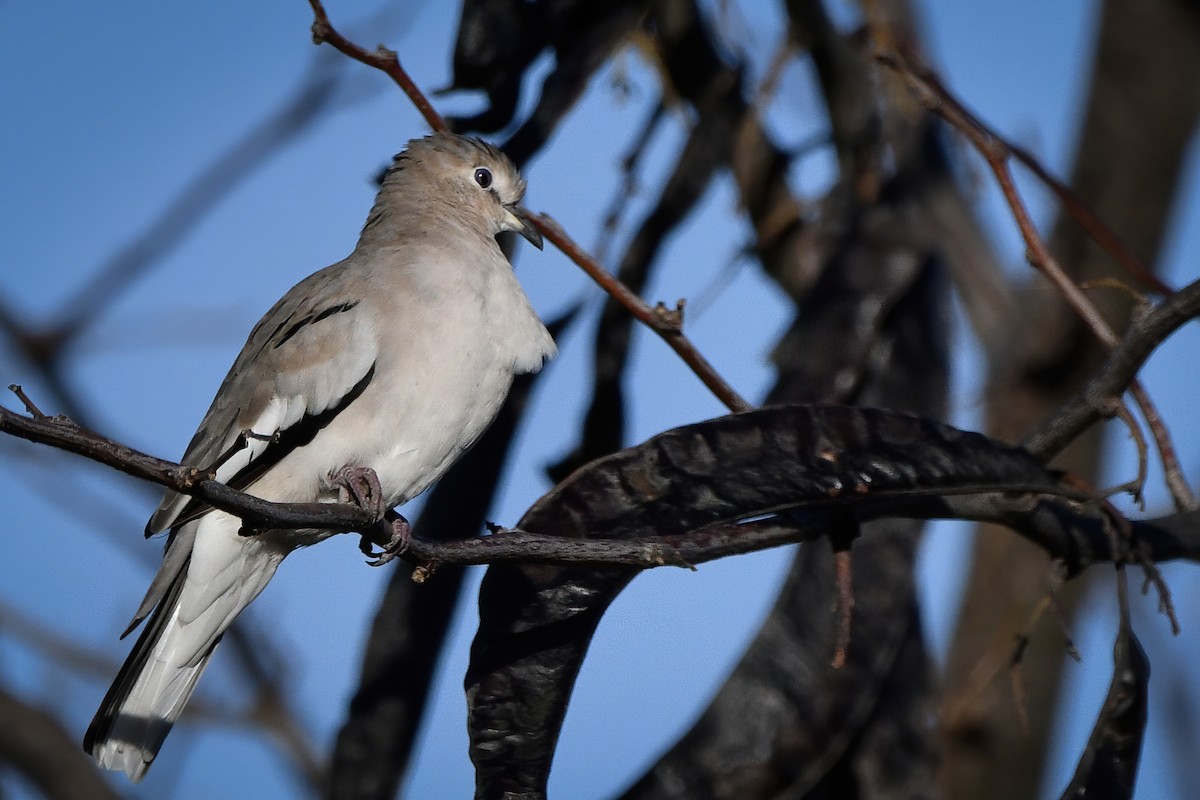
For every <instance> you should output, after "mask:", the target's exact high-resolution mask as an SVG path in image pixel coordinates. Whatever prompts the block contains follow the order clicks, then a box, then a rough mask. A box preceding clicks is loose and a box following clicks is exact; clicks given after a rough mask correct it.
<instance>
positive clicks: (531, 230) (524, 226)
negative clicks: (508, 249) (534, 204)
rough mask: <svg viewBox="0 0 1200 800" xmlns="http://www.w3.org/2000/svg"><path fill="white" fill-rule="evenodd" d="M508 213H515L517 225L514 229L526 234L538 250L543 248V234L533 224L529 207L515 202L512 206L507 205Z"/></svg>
mask: <svg viewBox="0 0 1200 800" xmlns="http://www.w3.org/2000/svg"><path fill="white" fill-rule="evenodd" d="M505 208H506V209H508V213H510V214H512V215H513V222H514V223H515V226H514V227H513V230H515V231H516V232H517V233H519V234H521V235H522V236H524V237H525V238H526V239H527V240H528V241H529V243H530V244H531V245H533V246H534V247H536V248H537V249H538V250H541V249H542V234H541V232H540V231H539V230H538V229H537V228H536V227H534V225H533V215H532V214H530V213H529V209H527V208H525V206H519V205H517V204H516V203H514V204H513V205H511V206H505Z"/></svg>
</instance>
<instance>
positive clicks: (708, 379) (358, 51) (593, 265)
mask: <svg viewBox="0 0 1200 800" xmlns="http://www.w3.org/2000/svg"><path fill="white" fill-rule="evenodd" d="M309 3H310V5H311V6H312V8H313V15H314V22H313V40H314V42H316V43H317V44H321V43H322V42H327V43H329V44H331V45H333V46H334V47H336V48H337V49H338V50H339V51H340V52H342V53H344V54H346V55H347V56H349V57H350V58H353V59H354V60H356V61H359V62H361V63H363V64H366V65H367V66H370V67H374V68H375V69H378V70H381V71H383V72H385V73H386V74H388V75H390V76H391V77H392V79H393V80H395V81H396V83H397V84H398V85H399V86H400V88H401V89H403V90H404V93H405V94H406V95H408V97H409V99H411V100H412V101H413V104H414V105H416V107H417V109H418V110H419V111H420V112H421V113H422V114H423V115H424V116H425V119H426V120H427V121H428V122H429V124H430V127H432V128H433V129H434V130H438V131H442V130H446V124H445V122H444V121H443V120H442V118H441V116H440V115H438V114H437V112H436V111H434V110H433V107H432V106H431V105H430V104H429V101H428V100H427V99H426V98H425V95H424V93H422V92H421V90H420V89H419V88H418V87H417V86H416V84H414V83H413V82H412V79H411V78H409V77H408V74H407V73H406V72H405V71H404V69H403V68H402V67H401V66H400V61H399V59H398V58H397V57H396V54H395V53H394V52H392V51H390V50H386V49H385V48H380V49H379V51H378V52H377V53H374V54H372V53H370V52H368V51H366V50H364V49H363V48H361V47H359V46H358V45H356V44H354V43H353V42H350V41H349V40H348V39H346V38H345V37H344V36H342V35H341V34H340V33H338V32H337V31H336V30H335V29H334V28H333V25H332V24H331V23H330V22H329V17H328V15H327V14H326V13H325V9H324V7H323V6H322V5H321V2H320V0H309ZM533 222H534V225H535V226H536V227H537V228H538V230H540V231H541V233H542V235H543V236H545V237H546V238H547V239H549V240H550V241H551V242H553V243H554V244H555V246H556V247H558V248H559V249H560V250H562V252H563V253H564V254H565V255H566V256H567V257H568V258H570V259H571V260H572V261H574V262H575V263H576V264H577V265H579V266H580V267H581V268H582V269H583V270H584V272H586V273H587V274H588V275H589V276H590V277H591V278H592V279H593V280H595V281H596V282H597V283H598V284H599V285H600V287H601V288H602V289H604V291H606V292H608V294H609V295H611V296H612V297H613V298H614V299H615V300H617V302H619V303H621V304H622V305H623V306H625V308H627V309H628V310H629V312H630V313H631V314H633V316H634V317H635V318H636V319H638V320H639V321H641V322H643V323H644V324H646V325H647V326H648V327H650V329H651V330H653V331H654V332H655V333H657V334H658V335H659V336H660V337H662V339H663V340H664V341H665V342H666V343H667V344H668V345H669V346H670V347H671V349H672V350H674V351H675V352H676V353H678V354H679V355H680V357H681V358H683V360H684V362H685V363H687V364H688V366H689V367H691V368H692V370H693V371H694V372H696V374H697V376H698V377H699V378H700V379H701V380H702V381H703V382H704V385H705V386H707V387H709V389H710V390H711V391H712V392H713V393H714V394H715V395H716V396H717V397H718V398H719V399H720V400H721V402H723V403H725V404H726V405H727V406H728V407H729V408H730V409H731V410H735V411H737V410H744V409H746V408H749V407H750V406H749V404H748V403H746V401H745V400H744V399H742V397H741V396H740V395H738V393H737V392H736V391H734V389H733V388H732V387H731V386H730V385H729V384H728V383H727V382H726V381H725V380H724V379H723V378H721V376H720V375H719V374H718V373H717V372H716V370H715V369H713V367H712V365H711V364H710V363H709V362H708V361H707V359H705V358H704V356H703V355H701V354H700V352H699V351H698V350H697V349H696V348H695V346H694V345H693V344H692V343H691V342H690V341H689V340H688V338H687V337H686V336H684V335H683V309H682V307H679V308H676V309H674V310H671V309H667V308H665V307H663V306H661V305H660V306H658V307H657V308H651V307H650V306H648V305H647V304H646V303H645V302H643V301H642V299H641V298H640V297H638V296H637V294H636V293H634V292H631V291H630V290H629V289H628V288H627V287H625V286H623V285H622V284H621V282H620V281H618V280H617V279H616V278H615V277H613V276H612V275H610V274H609V273H608V272H607V271H605V270H604V268H603V267H601V266H600V265H599V264H598V263H597V262H596V261H595V259H593V258H591V257H590V256H589V255H588V254H587V253H586V252H585V251H584V250H583V248H581V247H580V246H579V245H578V244H576V243H575V242H574V241H573V240H572V239H571V238H570V237H569V236H568V235H567V234H566V232H565V231H564V230H563V229H562V226H561V225H559V224H558V223H557V222H555V221H554V220H552V219H551V218H550V217H548V216H546V215H544V214H538V215H535V216H534V219H533Z"/></svg>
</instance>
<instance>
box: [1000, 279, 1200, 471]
mask: <svg viewBox="0 0 1200 800" xmlns="http://www.w3.org/2000/svg"><path fill="white" fill-rule="evenodd" d="M1197 316H1200V281H1196V282H1194V283H1191V284H1189V285H1188V286H1186V287H1185V288H1183V289H1180V290H1179V291H1178V292H1175V293H1174V294H1172V295H1170V296H1169V297H1167V299H1166V300H1164V301H1163V302H1162V303H1161V304H1160V305H1158V306H1157V307H1155V308H1154V309H1153V310H1151V311H1148V312H1144V313H1143V314H1141V315H1139V316H1137V317H1135V318H1134V320H1133V323H1132V324H1131V325H1130V327H1129V330H1128V331H1126V333H1125V337H1124V339H1123V340H1122V341H1121V343H1120V344H1119V345H1118V346H1117V347H1116V348H1115V349H1114V350H1113V351H1112V355H1110V356H1109V358H1108V360H1107V361H1105V363H1104V366H1103V367H1102V368H1101V369H1100V371H1099V373H1097V374H1096V376H1095V377H1094V378H1092V380H1091V381H1090V382H1089V383H1088V384H1087V386H1086V387H1084V389H1083V391H1081V392H1080V393H1079V394H1078V395H1076V396H1075V397H1074V398H1073V399H1072V400H1070V401H1069V402H1067V403H1066V404H1065V405H1063V406H1061V407H1059V408H1058V410H1056V411H1055V412H1054V415H1053V416H1052V417H1050V418H1049V419H1048V420H1046V421H1045V422H1043V423H1042V424H1041V425H1040V426H1039V427H1038V429H1037V430H1036V431H1034V432H1033V433H1031V434H1030V435H1029V436H1028V437H1027V438H1026V439H1025V441H1024V442H1022V444H1023V446H1024V447H1025V449H1027V450H1029V451H1030V452H1031V453H1033V454H1035V455H1037V456H1039V457H1040V458H1043V459H1046V460H1049V459H1050V458H1052V457H1054V455H1056V454H1057V453H1058V452H1059V451H1060V450H1062V449H1063V448H1064V447H1066V445H1067V444H1068V443H1069V442H1070V441H1071V440H1072V439H1074V438H1075V437H1076V436H1078V435H1079V434H1080V433H1081V432H1082V431H1083V430H1084V429H1085V428H1086V427H1087V426H1088V425H1091V424H1092V423H1094V422H1096V421H1097V420H1099V419H1100V418H1102V417H1106V416H1112V415H1113V414H1114V413H1115V406H1116V404H1118V403H1119V402H1120V398H1121V394H1122V392H1124V391H1125V390H1126V389H1127V388H1128V387H1129V386H1130V385H1131V384H1132V383H1133V380H1134V376H1136V375H1137V373H1138V371H1139V370H1140V369H1141V367H1142V364H1144V363H1145V361H1146V359H1147V358H1149V357H1150V354H1151V353H1152V352H1153V351H1154V349H1155V348H1156V347H1158V345H1160V344H1161V343H1162V342H1164V341H1165V340H1166V339H1167V337H1168V336H1169V335H1170V334H1171V333H1172V332H1173V331H1175V330H1176V329H1177V328H1179V327H1180V326H1181V325H1183V324H1184V323H1186V322H1188V321H1189V320H1192V319H1195V318H1196V317H1197Z"/></svg>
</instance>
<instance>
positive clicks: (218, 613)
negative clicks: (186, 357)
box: [83, 133, 555, 783]
mask: <svg viewBox="0 0 1200 800" xmlns="http://www.w3.org/2000/svg"><path fill="white" fill-rule="evenodd" d="M524 193H525V181H524V180H523V179H522V177H521V176H520V174H519V173H518V171H517V169H516V167H515V166H514V165H513V164H512V162H510V161H509V160H508V158H507V157H506V156H505V155H504V154H503V153H501V152H500V151H499V150H498V149H496V148H495V147H493V146H491V145H489V144H487V143H485V142H483V141H481V140H478V139H473V138H468V137H464V136H458V135H454V134H449V133H435V134H432V135H430V136H426V137H425V138H422V139H415V140H413V141H410V142H409V143H408V145H407V147H406V149H405V150H404V151H403V152H401V153H400V154H399V155H397V156H396V157H395V159H394V160H393V162H392V164H391V166H390V167H389V168H388V169H387V171H386V172H385V173H384V177H383V179H382V183H381V185H380V188H379V192H378V195H377V196H376V199H375V202H374V205H373V206H372V208H371V210H370V213H369V215H368V216H367V220H366V223H365V224H364V225H363V229H362V233H361V234H360V236H359V239H358V244H357V245H356V246H355V248H354V251H353V252H352V253H351V254H350V255H349V256H348V257H347V258H346V259H345V260H343V261H340V262H338V263H336V264H333V265H332V266H329V267H326V268H325V269H323V270H321V271H319V272H316V273H314V274H313V275H310V276H309V277H308V278H305V279H304V280H303V281H301V282H300V283H298V284H297V285H296V286H294V287H293V288H292V289H291V290H290V291H288V292H287V293H286V294H285V295H284V296H283V297H282V298H281V299H280V300H279V301H278V302H277V303H276V304H275V306H274V307H273V308H271V310H270V311H268V312H267V313H266V315H265V316H264V317H263V318H262V319H261V320H260V321H259V322H258V324H257V325H256V326H255V327H254V329H253V330H252V331H251V333H250V336H249V338H248V339H247V340H246V344H245V345H244V346H243V347H242V350H241V352H240V353H239V354H238V356H237V358H236V359H235V361H234V363H233V366H232V367H231V368H230V370H229V373H228V375H226V376H225V380H224V382H223V383H222V384H221V386H220V389H219V390H218V391H217V395H216V397H215V399H214V400H213V401H212V405H211V407H210V408H209V410H208V413H207V414H205V416H204V419H203V421H202V422H201V423H200V427H199V429H198V430H197V431H196V434H195V436H194V437H193V438H192V440H191V443H190V444H189V445H188V447H187V450H186V452H185V454H184V456H183V458H182V463H183V464H184V465H187V466H192V467H196V468H198V469H212V468H214V467H215V478H216V480H218V481H220V482H222V483H224V484H226V485H228V486H230V487H233V488H236V489H240V490H242V491H245V492H247V493H249V494H251V495H254V496H256V497H260V498H262V499H264V500H271V501H276V502H292V503H296V502H303V503H312V502H345V501H348V500H349V501H354V502H358V503H359V504H360V505H364V506H366V507H369V508H372V509H374V510H375V512H376V513H378V514H382V513H383V512H384V511H386V510H388V509H392V508H395V507H397V506H400V505H403V504H404V503H405V502H407V501H408V500H410V499H412V498H413V497H416V496H417V495H419V494H420V493H421V492H423V491H425V489H427V488H428V487H429V486H430V485H431V484H432V483H434V482H435V481H436V480H437V479H438V478H439V477H441V476H442V474H444V473H445V472H446V470H447V469H449V468H450V466H451V465H452V464H453V463H454V462H455V460H457V459H458V458H459V457H460V456H462V455H463V453H464V452H466V450H467V449H468V448H470V447H471V445H472V444H473V443H474V442H475V440H476V439H477V438H478V437H479V436H480V435H481V434H482V433H483V432H484V430H485V429H486V428H487V427H488V425H490V424H491V422H492V420H493V418H494V417H495V415H496V413H497V412H498V411H499V409H500V406H501V405H502V403H503V402H504V399H505V397H506V396H507V394H508V391H509V388H510V386H511V385H512V381H513V378H514V376H515V375H518V374H521V373H526V372H535V371H537V370H539V369H541V367H542V365H543V364H544V363H545V362H546V361H547V360H548V359H550V358H552V357H553V356H554V355H555V344H554V341H553V339H552V338H551V336H550V334H549V333H548V332H547V331H546V328H545V327H544V326H543V324H542V322H541V320H540V319H539V318H538V316H537V314H536V313H535V312H534V310H533V308H532V307H531V305H530V302H529V300H528V298H527V297H526V295H525V293H524V291H523V290H522V288H521V286H520V284H519V283H518V281H517V279H516V276H515V274H514V272H513V269H512V265H511V264H510V263H509V261H508V259H507V258H506V257H505V255H504V253H503V252H502V251H501V249H500V247H499V245H498V244H497V241H496V236H497V235H498V234H500V233H503V232H505V231H514V232H516V233H518V234H521V235H522V236H524V237H525V238H526V239H528V240H529V241H530V242H531V243H533V244H534V245H535V246H537V247H538V248H539V249H540V248H541V245H542V241H541V236H540V234H538V232H537V230H536V228H534V226H533V224H532V222H531V218H530V216H529V213H528V212H527V211H526V210H525V209H524V207H522V206H521V205H520V202H521V200H522V198H523V196H524ZM389 519H390V520H392V521H391V522H390V524H391V526H392V527H391V534H392V540H391V542H389V544H388V547H387V548H386V549H385V551H384V553H383V555H382V556H381V557H380V559H379V561H380V562H382V561H386V560H387V559H388V558H390V557H391V556H392V555H394V554H395V552H396V551H398V550H399V549H401V548H402V547H403V546H404V545H405V544H407V541H408V539H407V537H408V536H409V531H408V527H407V522H406V521H405V520H404V518H403V517H400V516H398V515H395V514H394V513H393V514H390V515H389ZM242 525H243V524H242V521H241V520H240V519H238V518H237V517H236V516H233V515H231V514H228V513H226V512H224V511H220V510H217V509H213V508H211V507H209V506H206V505H204V504H203V503H200V502H198V501H196V500H194V499H192V498H190V497H188V496H187V495H183V494H179V493H175V492H168V493H167V494H166V496H165V497H164V498H163V500H162V503H161V504H160V506H159V507H158V509H157V510H156V511H155V512H154V514H153V515H152V516H151V518H150V521H149V523H148V524H147V526H146V535H147V536H150V535H153V534H156V533H161V532H163V531H170V535H169V537H168V539H167V543H166V547H165V550H164V555H163V561H162V566H161V567H160V569H159V571H158V573H157V574H156V575H155V577H154V579H153V582H152V583H151V585H150V588H149V590H148V591H147V593H146V596H145V598H144V599H143V601H142V603H141V605H140V607H139V608H138V610H137V612H136V614H135V615H134V618H133V621H132V623H131V624H130V626H129V628H128V629H127V630H126V631H125V634H123V636H125V635H128V634H129V633H130V632H132V631H133V630H134V629H135V628H136V627H137V626H138V625H139V624H140V623H141V622H143V621H144V620H146V617H147V616H149V620H148V621H147V622H146V625H145V628H144V629H143V631H142V633H141V635H140V637H139V638H138V640H137V642H136V644H135V645H134V647H133V651H132V652H131V653H130V655H129V658H128V659H127V660H126V661H125V664H124V666H122V667H121V670H120V672H119V673H118V675H117V677H116V680H115V681H114V682H113V685H112V687H111V688H110V689H109V691H108V694H107V695H106V696H105V698H104V700H103V702H102V704H101V706H100V709H99V711H98V712H97V713H96V717H95V719H94V720H93V721H92V723H91V726H90V727H89V728H88V730H87V733H86V735H85V737H84V743H83V746H84V750H86V751H87V752H88V753H90V754H91V755H92V756H93V757H94V758H95V760H96V762H97V763H98V764H99V765H100V766H101V767H104V768H107V769H114V770H123V771H124V772H125V773H126V775H128V776H129V778H130V780H132V781H133V782H135V783H136V782H138V781H140V780H142V778H143V777H144V776H145V774H146V771H147V769H148V768H149V767H150V764H151V763H152V762H153V761H154V758H155V756H156V755H157V754H158V752H159V749H160V748H161V746H162V744H163V741H164V739H165V738H166V736H167V734H168V733H169V731H170V730H171V726H172V725H173V724H174V723H175V721H176V720H177V719H178V718H179V715H180V713H181V712H182V710H183V707H184V705H185V704H186V703H187V701H188V698H189V697H190V696H191V694H192V692H193V691H194V690H195V688H196V682H197V681H198V680H199V678H200V675H201V673H202V672H203V671H204V668H205V666H207V664H208V663H209V660H210V659H211V658H212V657H213V653H214V651H215V650H216V648H217V645H218V643H219V642H220V641H221V636H222V634H224V632H225V631H226V630H227V629H228V628H229V626H230V625H231V624H232V623H233V621H234V620H235V619H236V618H237V616H238V614H240V613H241V612H242V610H243V609H245V608H246V606H247V605H249V603H250V602H251V601H253V600H254V598H255V597H257V596H258V594H259V593H260V592H261V591H262V590H263V588H264V587H265V586H266V585H267V582H268V581H270V579H271V577H272V576H273V575H274V574H275V571H276V569H277V568H278V567H279V564H280V562H281V561H283V559H284V557H285V556H287V555H288V553H290V552H291V551H293V550H295V549H297V548H299V547H306V546H308V545H312V544H316V543H318V542H320V541H322V540H323V539H326V538H328V537H329V536H331V535H333V534H334V532H332V531H323V530H266V531H260V532H257V533H256V535H253V536H247V535H242V533H241V532H240V531H241V528H242Z"/></svg>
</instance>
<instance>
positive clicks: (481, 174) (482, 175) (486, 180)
mask: <svg viewBox="0 0 1200 800" xmlns="http://www.w3.org/2000/svg"><path fill="white" fill-rule="evenodd" d="M475 182H476V183H478V184H479V188H481V189H487V188H488V187H489V186H491V185H492V171H491V170H490V169H488V168H486V167H480V168H479V169H477V170H475Z"/></svg>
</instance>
